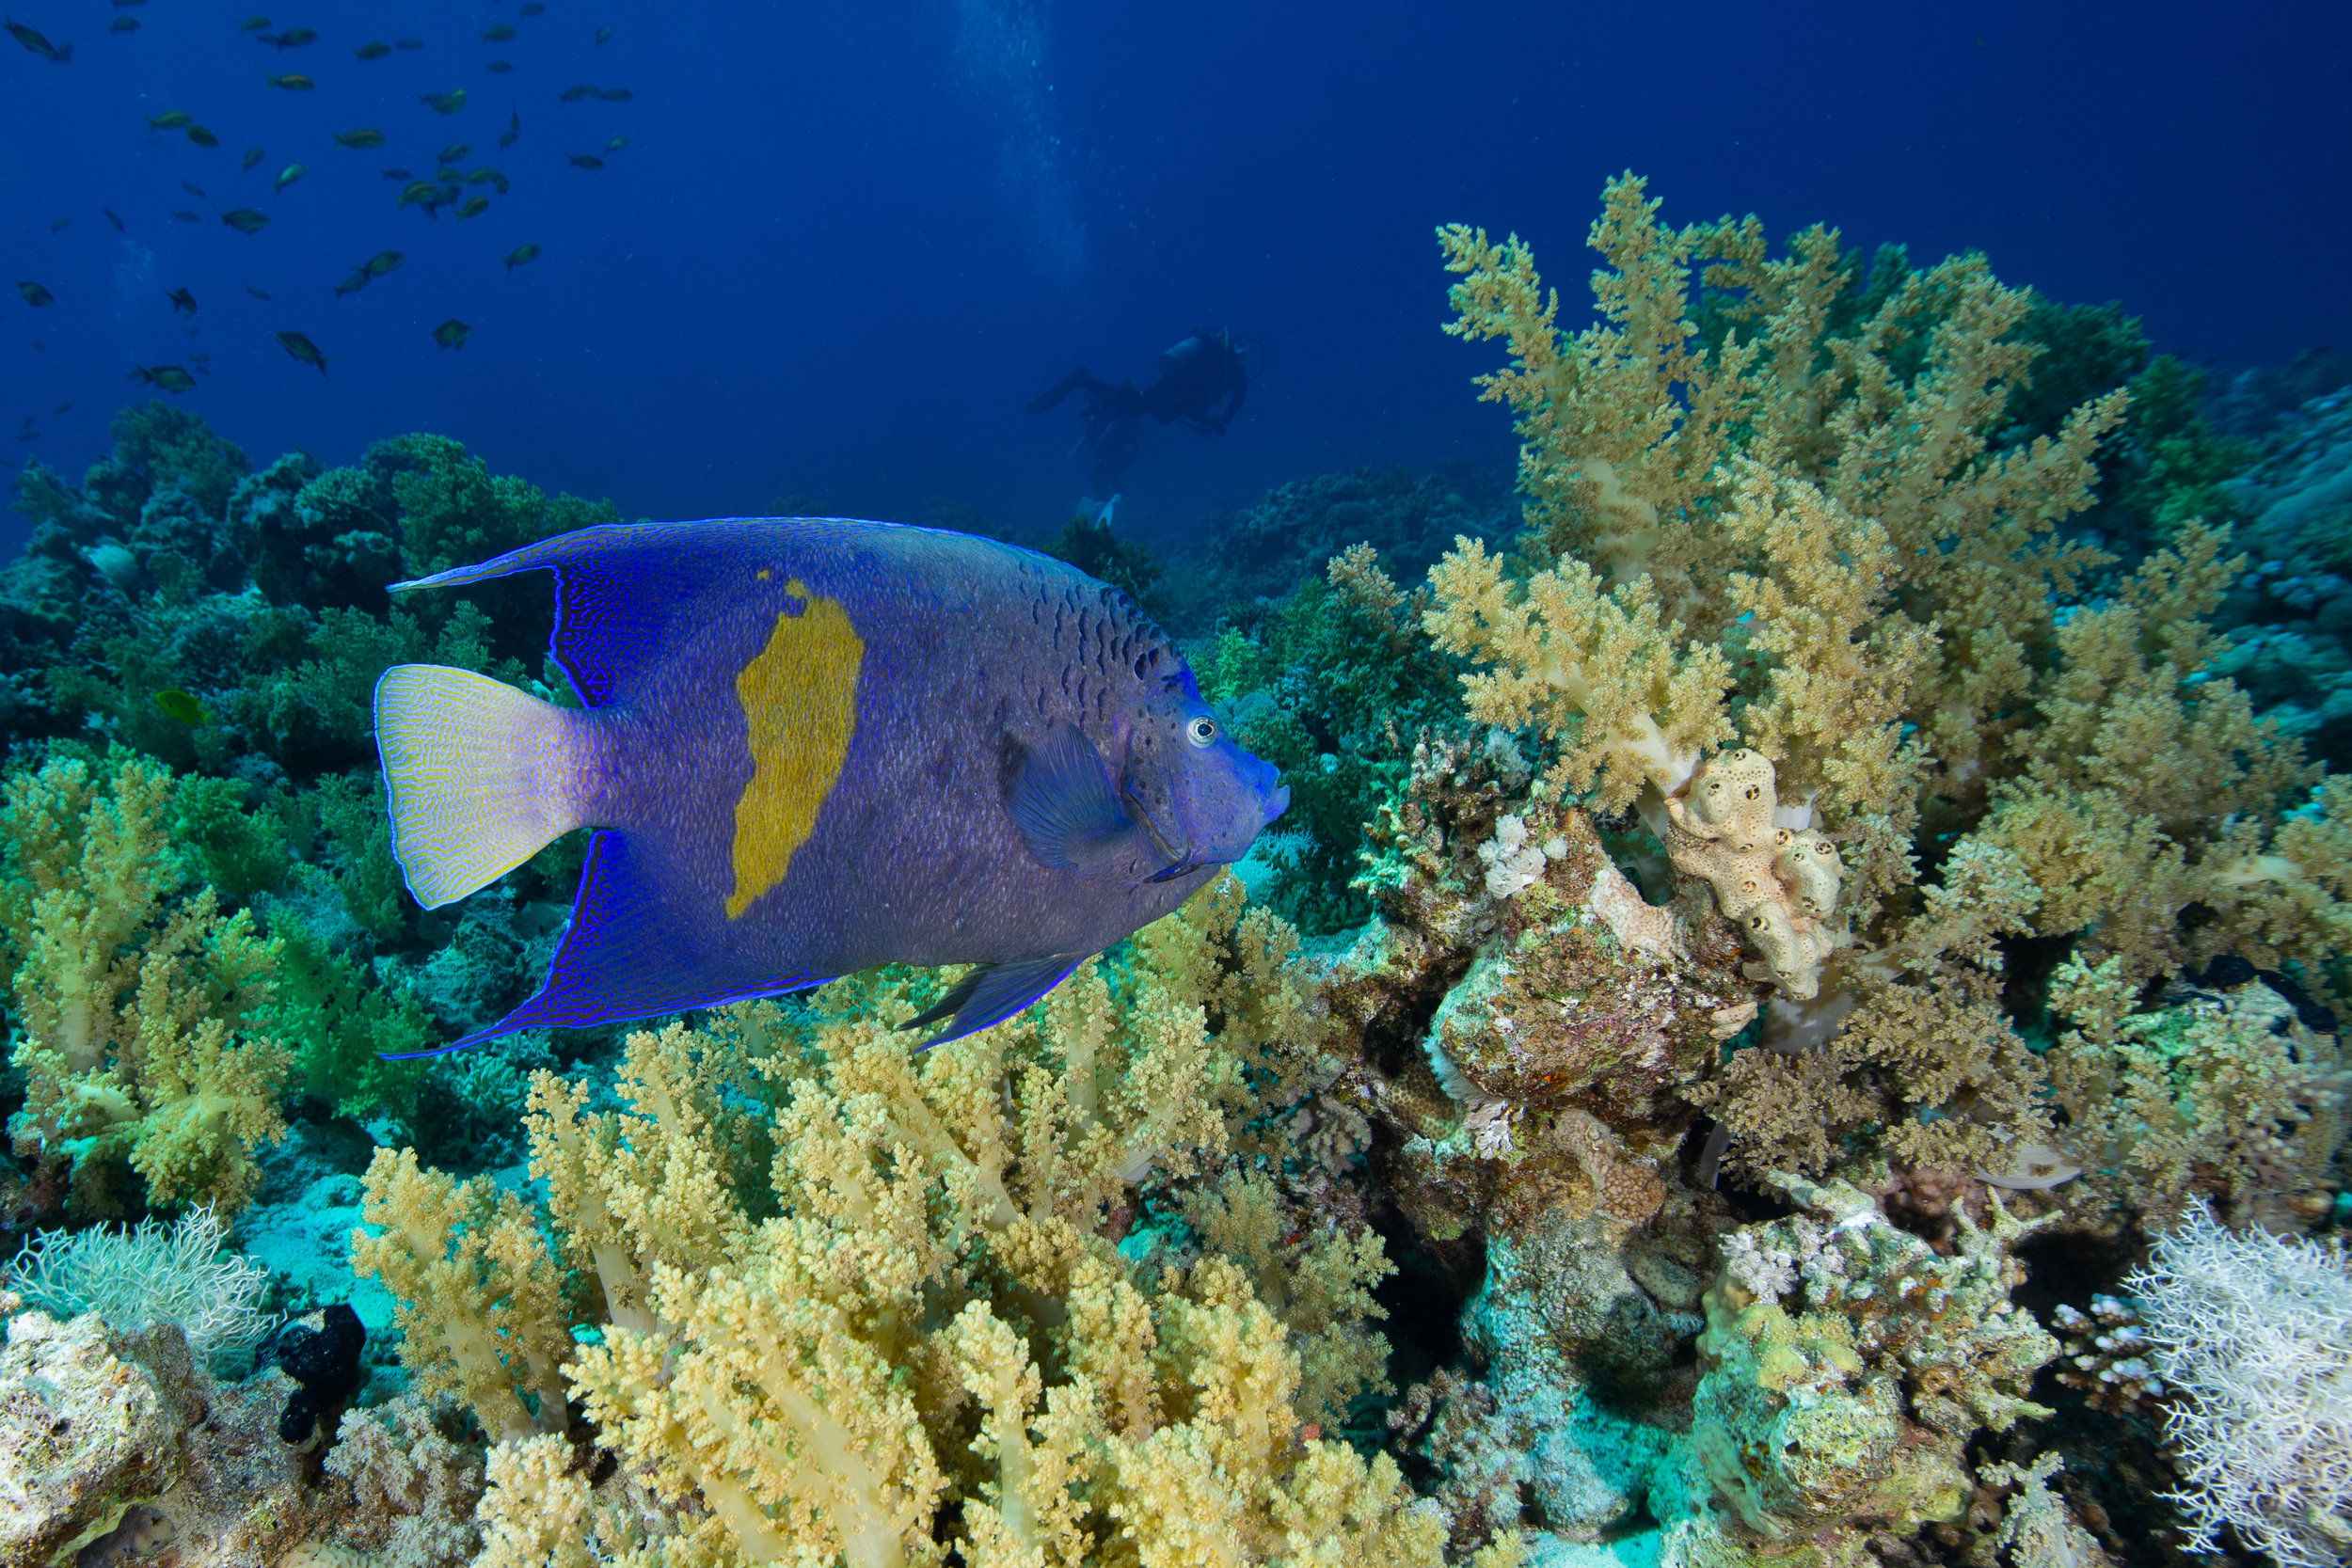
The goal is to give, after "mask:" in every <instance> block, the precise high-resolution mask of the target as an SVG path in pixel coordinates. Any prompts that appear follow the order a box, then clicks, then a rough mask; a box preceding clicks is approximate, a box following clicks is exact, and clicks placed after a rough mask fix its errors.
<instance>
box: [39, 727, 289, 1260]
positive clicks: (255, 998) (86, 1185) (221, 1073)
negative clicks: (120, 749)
mask: <svg viewBox="0 0 2352 1568" xmlns="http://www.w3.org/2000/svg"><path fill="white" fill-rule="evenodd" d="M173 793H174V783H173V780H172V776H171V773H170V771H169V770H168V769H167V768H163V767H162V766H161V765H159V764H156V763H153V762H150V761H147V760H145V759H142V758H135V757H129V756H125V757H123V758H122V759H121V760H120V761H119V763H117V764H116V765H115V766H114V768H113V770H112V772H111V773H109V774H107V775H104V776H103V777H100V776H94V775H93V773H92V771H91V769H90V768H89V767H88V765H87V764H86V763H83V762H80V761H74V760H60V761H55V762H52V763H50V764H49V765H48V766H47V767H45V768H42V769H40V772H38V773H29V774H27V773H20V774H17V775H15V776H14V777H12V778H11V779H9V781H8V790H7V803H6V806H5V809H0V840H5V844H6V848H7V856H8V861H7V865H6V875H5V876H0V928H4V929H5V935H6V945H7V949H8V961H9V968H10V972H11V977H10V983H9V990H10V994H11V1000H12V1002H13V1004H14V1006H15V1007H16V1009H17V1011H18V1012H19V1013H20V1015H21V1016H22V1017H23V1018H24V1036H23V1037H22V1038H21V1039H20V1040H19V1041H18V1043H17V1047H16V1052H15V1054H14V1058H13V1059H14V1062H15V1065H16V1067H17V1068H18V1069H19V1070H21V1071H23V1072H24V1075H25V1101H24V1110H23V1111H22V1112H20V1113H19V1114H18V1115H17V1116H16V1117H13V1118H11V1121H10V1132H11V1133H12V1135H13V1138H14V1142H15V1146H16V1148H17V1152H18V1153H19V1154H20V1155H24V1156H26V1157H31V1158H39V1159H46V1160H70V1161H71V1163H72V1180H73V1187H72V1202H73V1206H74V1208H75V1209H76V1210H77V1211H78V1212H82V1213H85V1214H91V1215H98V1214H106V1213H111V1212H116V1211H118V1210H119V1209H121V1208H123V1207H126V1206H130V1205H132V1203H133V1202H134V1197H133V1195H132V1194H130V1193H127V1192H124V1191H121V1190H119V1189H120V1185H121V1176H122V1173H123V1171H124V1170H125V1169H126V1168H127V1169H129V1170H134V1171H136V1172H137V1173H138V1175H140V1176H141V1177H143V1178H144V1179H145V1181H146V1200H147V1201H148V1202H149V1203H151V1204H155V1205H157V1206H163V1205H169V1204H177V1203H184V1202H204V1203H210V1204H212V1205H214V1206H215V1208H217V1209H219V1210H221V1211H223V1212H228V1211H233V1210H236V1209H240V1208H242V1207H244V1206H245V1204H246V1202H247V1201H248V1200H249V1199H250V1198H251V1197H252V1196H253V1192H254V1190H255V1188H256V1187H257V1186H259V1184H260V1181H261V1171H260V1168H259V1166H257V1165H256V1164H254V1162H253V1158H252V1151H253V1150H254V1149H255V1148H257V1147H259V1146H260V1145H261V1144H262V1143H265V1142H269V1141H271V1140H274V1139H276V1138H277V1137H278V1136H279V1135H280V1134H282V1133H283V1132H284V1131H285V1122H284V1120H283V1118H282V1117H280V1116H279V1114H278V1103H277V1101H278V1089H279V1088H280V1086H281V1085H283V1084H284V1083H285V1081H286V1078H287V1076H288V1075H289V1073H290V1072H291V1071H292V1069H293V1065H294V1057H293V1053H291V1052H290V1051H289V1050H287V1049H286V1047H285V1046H284V1045H283V1044H281V1043H280V1042H279V1041H278V1039H277V1038H276V1037H275V1035H274V1034H273V1032H272V1029H271V1027H270V1024H269V1022H268V1020H269V1009H270V1004H271V1003H272V1001H273V1000H274V997H275V992H276V978H275V972H276V968H277V963H278V944H277V943H276V942H271V941H265V940H263V939H262V937H261V936H260V935H259V934H257V933H256V932H255V930H254V929H253V923H252V917H251V915H250V914H248V913H247V912H246V911H238V912H237V913H236V914H234V915H232V916H229V917H226V918H224V917H223V916H222V915H221V913H220V911H219V907H218V902H217V900H216V899H215V895H214V894H213V891H212V889H210V888H205V889H202V890H200V891H199V892H198V893H196V894H195V895H193V896H183V895H182V893H181V889H182V885H183V879H184V873H183V870H182V868H181V866H180V864H179V862H178V859H177V857H176V856H175V855H174V854H173V852H172V849H171V846H170V842H169V838H168V835H167V828H166V822H167V817H168V814H169V812H170V809H171V803H172V799H173Z"/></svg>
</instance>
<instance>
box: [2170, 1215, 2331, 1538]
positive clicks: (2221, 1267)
mask: <svg viewBox="0 0 2352 1568" xmlns="http://www.w3.org/2000/svg"><path fill="white" fill-rule="evenodd" d="M2126 1288H2127V1289H2129V1290H2130V1291H2132V1292H2133V1293H2134V1294H2135V1295H2136V1296H2137V1297H2138V1299H2139V1308H2140V1313H2141V1316H2142V1318H2143V1319H2144V1320H2145V1322H2146V1323H2147V1333H2148V1338H2149V1339H2150V1341H2151V1342H2152V1344H2153V1347H2154V1355H2153V1360H2154V1361H2155V1364H2156V1368H2157V1370H2159V1371H2161V1372H2162V1373H2163V1374H2164V1376H2165V1378H2166V1379H2167V1380H2169V1382H2170V1383H2171V1385H2172V1387H2173V1396H2172V1399H2171V1402H2170V1404H2169V1408H2168V1410H2167V1413H2166V1419H2165V1430H2166V1435H2167V1436H2168V1437H2169V1438H2170V1439H2171V1441H2172V1443H2173V1445H2174V1446H2175V1447H2176V1448H2177V1449H2178V1450H2179V1452H2180V1454H2181V1461H2182V1478H2183V1480H2184V1481H2186V1482H2187V1485H2186V1487H2185V1490H2184V1491H2183V1492H2182V1493H2181V1494H2180V1495H2179V1496H2178V1497H2176V1498H2175V1500H2176V1501H2178V1502H2180V1503H2182V1504H2183V1505H2185V1507H2186V1508H2187V1510H2188V1512H2189V1515H2190V1518H2191V1519H2192V1520H2193V1521H2194V1522H2195V1525H2196V1544H2197V1545H2199V1546H2201V1547H2210V1546H2212V1545H2213V1544H2214V1543H2215V1540H2216V1538H2217V1536H2218V1534H2219V1532H2220V1530H2221V1528H2222V1527H2223V1526H2224V1525H2227V1526H2230V1527H2232V1528H2234V1529H2235V1530H2236V1532H2237V1533H2238V1535H2239V1537H2240V1538H2241V1539H2243V1540H2245V1541H2247V1542H2249V1544H2252V1545H2254V1546H2255V1547H2257V1548H2258V1549H2260V1550H2262V1551H2265V1552H2268V1553H2269V1554H2270V1555H2271V1556H2272V1557H2274V1558H2276V1559H2277V1560H2279V1561H2280V1562H2281V1563H2283V1564H2287V1565H2289V1568H2306V1565H2308V1568H2319V1565H2321V1564H2326V1563H2331V1562H2342V1561H2343V1560H2344V1554H2345V1552H2346V1551H2347V1550H2352V1351H2348V1350H2347V1346H2352V1275H2348V1274H2347V1272H2346V1270H2345V1267H2344V1251H2343V1247H2342V1245H2341V1243H2328V1244H2327V1245H2325V1246H2322V1245H2320V1244H2318V1243H2310V1242H2302V1241H2293V1240H2289V1241H2282V1240H2280V1238H2278V1237H2276V1236H2272V1235H2268V1234H2266V1233H2265V1232H2263V1231H2260V1230H2253V1231H2249V1232H2247V1233H2246V1234H2244V1235H2233V1234H2232V1233H2231V1232H2230V1231H2228V1230H2225V1229H2223V1228H2222V1227H2220V1226H2219V1225H2217V1224H2216V1223H2215V1222H2214V1219H2213V1216H2212V1215H2210V1214H2208V1213H2206V1212H2203V1211H2202V1210H2192V1211H2190V1212H2189V1213H2188V1214H2187V1215H2186V1216H2185V1220H2184V1222H2183V1224H2182V1225H2181V1227H2180V1228H2179V1229H2177V1230H2174V1231H2172V1232H2171V1233H2169V1235H2167V1236H2165V1237H2164V1238H2163V1239H2162V1240H2160V1241H2159V1242H2158V1243H2156V1247H2155V1251H2154V1253H2153V1256H2152V1257H2151V1258H2150V1259H2149V1263H2148V1266H2147V1267H2146V1268H2145V1269H2142V1270H2140V1271H2139V1272H2138V1273H2137V1274H2135V1275H2133V1276H2132V1278H2131V1279H2130V1280H2129V1281H2128V1283H2127V1287H2126Z"/></svg>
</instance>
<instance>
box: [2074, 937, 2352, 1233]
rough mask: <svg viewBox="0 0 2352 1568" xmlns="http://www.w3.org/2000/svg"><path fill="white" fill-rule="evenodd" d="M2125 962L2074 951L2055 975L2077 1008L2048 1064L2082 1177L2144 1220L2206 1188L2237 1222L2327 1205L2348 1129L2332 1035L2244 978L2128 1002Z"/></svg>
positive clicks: (2309, 1217)
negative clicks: (2152, 1003) (2146, 1004)
mask: <svg viewBox="0 0 2352 1568" xmlns="http://www.w3.org/2000/svg"><path fill="white" fill-rule="evenodd" d="M2128 974H2129V971H2128V969H2127V968H2126V965H2125V960H2124V958H2123V956H2122V955H2121V954H2118V955H2115V956H2113V957H2111V958H2106V960H2104V961H2103V962H2101V963H2099V964H2098V965H2096V966H2092V965H2090V964H2088V963H2086V962H2084V961H2083V960H2081V959H2080V958H2074V959H2069V960H2068V961H2067V962H2066V963H2065V964H2063V965H2061V966H2060V968H2059V970H2058V974H2057V976H2056V977H2055V979H2054V981H2053V983H2052V987H2051V1006H2052V1008H2053V1010H2054V1011H2056V1012H2058V1014H2059V1015H2061V1016H2063V1017H2067V1018H2071V1019H2072V1020H2074V1027H2073V1028H2071V1029H2069V1030H2067V1031H2066V1032H2065V1033H2064V1035H2062V1036H2061V1037H2060V1038H2059V1040H2058V1044H2057V1045H2056V1046H2054V1047H2053V1048H2052V1049H2051V1051H2050V1053H2049V1063H2050V1077H2051V1081H2052V1085H2053V1087H2054V1089H2055V1090H2056V1093H2057V1099H2058V1104H2059V1105H2060V1106H2061V1107H2063V1109H2064V1111H2065V1114H2066V1117H2067V1127H2066V1131H2065V1134H2064V1136H2065V1142H2066V1144H2067V1146H2068V1147H2069V1148H2070V1149H2072V1150H2073V1152H2074V1158H2075V1159H2076V1160H2078V1161H2079V1162H2080V1163H2081V1164H2082V1165H2083V1167H2084V1172H2083V1182H2084V1184H2085V1187H2086V1190H2087V1191H2088V1192H2089V1193H2091V1194H2095V1195H2096V1196H2097V1197H2098V1198H2099V1199H2100V1200H2102V1201H2103V1202H2104V1203H2105V1204H2107V1205H2112V1206H2113V1207H2114V1208H2115V1209H2117V1210H2119V1211H2121V1212H2125V1213H2137V1214H2138V1215H2139V1216H2141V1219H2142V1222H2143V1223H2144V1224H2146V1225H2148V1226H2150V1227H2164V1226H2167V1225H2169V1224H2171V1223H2173V1222H2174V1221H2175V1220H2176V1219H2177V1218H2178V1217H2179V1216H2180V1215H2181V1214H2182V1213H2183V1212H2185V1211H2186V1210H2188V1209H2190V1208H2192V1207H2195V1206H2197V1205H2198V1204H2200V1203H2201V1202H2202V1201H2207V1200H2210V1201H2212V1202H2215V1203H2217V1204H2218V1205H2219V1206H2220V1207H2221V1211H2222V1213H2223V1214H2224V1216H2225V1217H2226V1218H2228V1219H2229V1220H2230V1221H2231V1223H2233V1224H2237V1225H2243V1224H2247V1223H2249V1222H2254V1223H2262V1224H2266V1225H2269V1226H2271V1227H2275V1228H2279V1229H2282V1230H2295V1229H2300V1228H2302V1227H2306V1226H2308V1225H2310V1224H2311V1223H2312V1221H2314V1220H2316V1219H2318V1218H2320V1217H2321V1216H2323V1215H2324V1214H2325V1213H2326V1212H2327V1210H2328V1190H2329V1188H2330V1187H2331V1186H2332V1184H2333V1180H2334V1179H2333V1164H2334V1160H2335V1157H2336V1155H2337V1153H2338V1151H2339V1150H2341V1149H2342V1148H2344V1143H2345V1139H2346V1136H2347V1133H2352V1071H2348V1070H2346V1066H2345V1063H2344V1053H2343V1048H2342V1046H2341V1045H2340V1043H2339V1042H2338V1040H2337V1038H2336V1037H2335V1036H2333V1035H2322V1034H2319V1033H2316V1032H2314V1031H2313V1030H2312V1029H2311V1028H2309V1027H2307V1026H2306V1025H2305V1024H2304V1023H2303V1022H2301V1021H2300V1020H2299V1019H2298V1018H2297V1017H2296V1010H2295V1008H2294V1007H2293V1006H2291V1005H2290V1004H2289V1003H2288V1002H2287V1001H2286V1000H2285V999H2284V998H2283V997H2281V996H2280V995H2279V994H2278V993H2277V992H2276V991H2273V990H2270V989H2269V988H2268V987H2267V986H2265V985H2263V984H2262V983H2260V982H2259V981H2251V980H2249V982H2247V983H2246V984H2244V985H2240V986H2238V987H2236V988H2234V989H2233V990H2227V991H2222V992H2206V993H2201V994H2197V995H2192V996H2189V997H2187V998H2185V999H2183V1000H2181V1001H2179V1002H2176V1003H2174V1004H2173V1005H2171V1006H2166V1007H2162V1008H2159V1009H2157V1010H2154V1011H2151V1012H2135V1011H2134V1010H2133V1006H2134V1003H2135V1000H2136V990H2137V988H2136V987H2133V986H2132V985H2131V984H2130V983H2129V981H2128Z"/></svg>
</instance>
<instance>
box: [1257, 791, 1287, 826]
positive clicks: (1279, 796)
mask: <svg viewBox="0 0 2352 1568" xmlns="http://www.w3.org/2000/svg"><path fill="white" fill-rule="evenodd" d="M1290 807H1291V786H1290V785H1288V784H1276V785H1275V786H1274V787H1273V788H1272V789H1269V790H1267V791H1266V794H1265V805H1264V808H1263V809H1264V812H1265V820H1266V822H1267V823H1269V824H1271V823H1272V822H1273V820H1274V819H1275V818H1276V817H1278V816H1281V815H1282V814H1283V813H1284V812H1286V811H1288V810H1290Z"/></svg>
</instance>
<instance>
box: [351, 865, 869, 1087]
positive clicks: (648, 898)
mask: <svg viewBox="0 0 2352 1568" xmlns="http://www.w3.org/2000/svg"><path fill="white" fill-rule="evenodd" d="M632 836H633V835H631V834H629V833H627V832H613V831H612V830H611V829H599V830H598V831H597V832H596V834H595V835H594V836H593V837H591V838H590V839H589V841H588V859H587V863H586V864H584V865H583V866H581V868H580V896H579V898H578V900H577V901H575V902H574V904H573V905H572V918H571V922H570V924H569V925H567V926H566V927H564V940H563V941H562V942H560V943H558V944H557V946H556V949H555V957H554V958H552V959H550V960H549V961H548V974H547V979H546V980H545V981H544V982H542V983H541V985H540V987H539V989H538V990H536V991H534V992H533V993H532V995H531V996H530V997H529V998H528V999H527V1000H526V1001H524V1003H523V1004H522V1006H518V1007H516V1009H515V1010H514V1011H513V1012H511V1013H508V1014H507V1015H506V1016H505V1017H504V1018H501V1019H500V1020H499V1021H498V1022H496V1023H493V1024H491V1025H489V1026H488V1027H486V1028H483V1029H477V1030H475V1031H474V1032H473V1033H472V1034H470V1035H468V1036H467V1037H465V1038H463V1039H460V1040H454V1041H453V1042H451V1043H450V1044H448V1045H445V1046H439V1047H437V1048H435V1049H434V1050H431V1051H417V1052H410V1053H408V1054H410V1055H416V1056H437V1055H440V1054H442V1053H446V1052H451V1051H458V1050H462V1049H464V1048H465V1047H467V1046H469V1045H475V1044H478V1043H480V1042H481V1041H483V1040H487V1039H495V1038H497V1037H499V1036H501V1035H511V1034H513V1033H514V1032H515V1031H516V1030H517V1029H586V1028H591V1027H594V1026H595V1025H597V1024H600V1023H621V1022H628V1021H629V1020H631V1019H640V1018H655V1017H659V1016H660V1015H661V1014H663V1013H676V1012H684V1011H685V1010H686V1009H687V1008H689V1007H717V1006H724V1005H725V1004H727V1003H729V1002H744V1001H748V1000H750V999H751V998H753V997H755V996H776V995H780V994H782V993H783V992H786V991H794V990H806V989H807V988H809V987H810V986H821V985H823V984H824V983H825V982H826V980H827V979H829V978H831V976H829V975H824V974H809V973H808V972H806V971H803V970H790V969H787V970H783V971H777V970H773V969H766V968H760V969H751V968H747V967H746V965H745V964H744V963H743V962H742V961H740V960H739V959H735V958H729V957H728V956H726V955H724V954H713V953H711V952H709V951H708V950H707V949H705V948H700V947H698V944H697V942H695V940H694V933H691V932H684V931H680V930H678V929H677V928H676V925H675V913H674V911H672V910H671V908H670V905H669V900H667V899H666V898H664V897H663V895H662V887H661V884H660V879H657V878H655V877H652V876H649V875H648V874H647V867H646V866H645V864H644V863H643V861H642V860H641V859H640V857H639V855H638V854H637V853H636V852H635V850H634V849H633V848H632V847H631V843H630V840H631V838H632ZM387 1059H388V1060H398V1059H399V1058H397V1057H389V1058H387Z"/></svg>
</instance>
